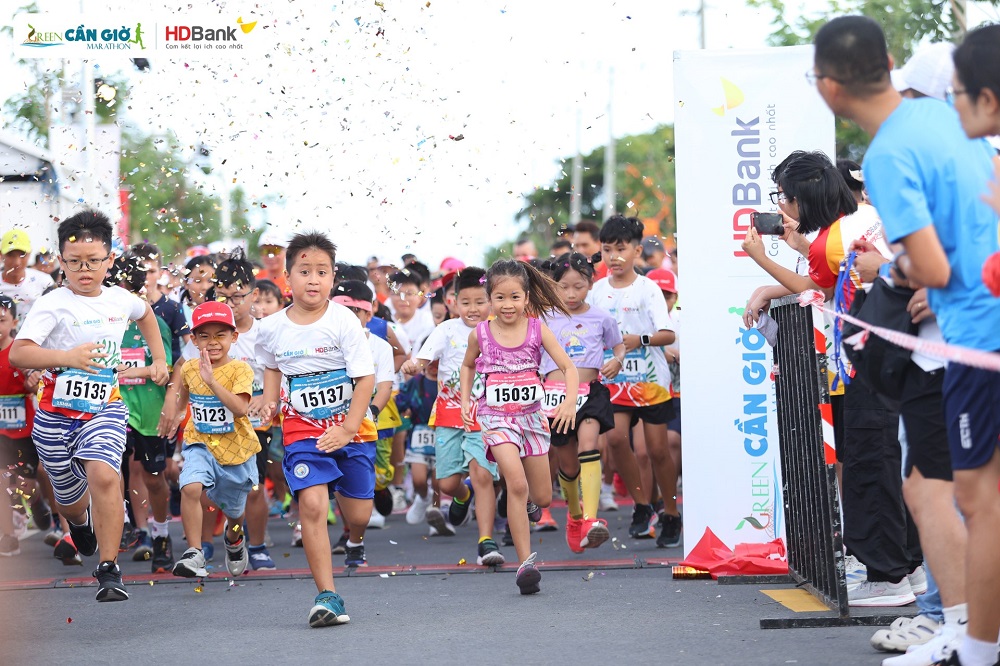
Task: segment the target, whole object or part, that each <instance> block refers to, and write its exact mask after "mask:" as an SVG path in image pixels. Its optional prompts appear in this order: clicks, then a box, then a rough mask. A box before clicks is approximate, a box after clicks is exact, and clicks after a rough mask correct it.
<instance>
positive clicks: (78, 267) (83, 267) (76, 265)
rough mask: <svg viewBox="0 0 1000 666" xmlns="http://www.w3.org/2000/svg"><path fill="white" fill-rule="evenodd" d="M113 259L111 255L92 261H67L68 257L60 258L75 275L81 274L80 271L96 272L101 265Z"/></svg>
mask: <svg viewBox="0 0 1000 666" xmlns="http://www.w3.org/2000/svg"><path fill="white" fill-rule="evenodd" d="M110 258H111V254H110V253H109V254H108V256H106V257H104V258H103V259H91V260H87V261H84V260H81V259H67V258H66V257H59V259H60V260H61V261H62V262H63V265H64V266H65V267H66V270H69V271H72V272H74V273H79V272H80V271H96V270H97V269H98V268H100V267H101V265H102V264H103V263H104V262H105V261H107V260H108V259H110Z"/></svg>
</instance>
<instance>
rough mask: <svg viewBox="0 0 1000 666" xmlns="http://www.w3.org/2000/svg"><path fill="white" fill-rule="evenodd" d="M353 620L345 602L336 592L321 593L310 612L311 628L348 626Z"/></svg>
mask: <svg viewBox="0 0 1000 666" xmlns="http://www.w3.org/2000/svg"><path fill="white" fill-rule="evenodd" d="M350 621H351V618H350V617H348V615H347V610H346V609H345V608H344V600H343V599H342V598H341V596H340V595H339V594H337V593H336V592H320V593H319V594H317V595H316V601H315V602H314V605H313V607H312V609H310V611H309V626H310V627H313V628H315V627H332V626H334V625H337V624H347V623H348V622H350Z"/></svg>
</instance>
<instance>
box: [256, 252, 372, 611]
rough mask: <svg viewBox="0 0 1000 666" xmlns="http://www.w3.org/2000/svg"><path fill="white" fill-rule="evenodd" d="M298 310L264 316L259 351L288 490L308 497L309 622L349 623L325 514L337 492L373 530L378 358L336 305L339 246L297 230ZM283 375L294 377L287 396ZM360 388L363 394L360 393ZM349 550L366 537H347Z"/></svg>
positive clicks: (349, 511)
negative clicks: (277, 421)
mask: <svg viewBox="0 0 1000 666" xmlns="http://www.w3.org/2000/svg"><path fill="white" fill-rule="evenodd" d="M285 262H286V269H287V271H288V283H289V286H290V288H291V290H292V298H293V299H294V300H293V303H292V305H291V307H289V308H287V309H285V310H283V311H281V312H279V313H277V314H275V315H272V316H270V317H267V318H265V319H262V320H261V321H260V328H261V330H260V333H259V334H258V337H257V356H258V357H259V358H260V359H261V362H262V363H263V364H264V367H265V368H266V370H265V371H264V406H263V407H262V409H261V414H260V416H261V418H262V419H263V420H264V421H267V420H269V419H270V418H271V415H272V414H273V413H274V411H275V410H276V408H277V405H278V401H279V398H280V399H281V411H282V414H283V416H284V419H283V421H282V430H283V436H284V444H285V457H284V459H283V462H282V465H283V467H284V470H285V479H286V480H287V481H288V487H289V489H290V490H291V491H292V492H293V493H295V494H296V496H297V497H298V501H299V517H300V519H301V523H302V545H303V546H304V547H305V550H306V559H307V560H308V561H309V569H310V570H311V571H312V574H313V579H314V580H315V582H316V588H317V589H318V590H319V594H318V595H317V596H316V600H315V602H314V604H313V606H312V608H311V609H310V610H309V626H311V627H326V626H330V625H335V624H343V623H345V622H349V621H350V617H349V616H348V615H347V613H346V612H345V609H344V600H343V599H342V598H341V596H340V595H339V594H337V593H336V591H335V588H334V584H333V562H332V561H331V559H330V534H329V532H328V531H327V526H326V517H327V512H328V510H329V508H330V496H331V492H332V493H335V494H336V497H337V502H338V504H339V505H340V510H341V514H342V515H343V517H344V520H346V521H347V522H348V524H349V525H350V527H351V534H352V536H353V535H354V534H359V535H360V534H364V529H365V527H367V525H368V519H369V518H371V512H372V497H374V495H375V439H376V437H377V432H376V430H375V424H374V423H373V422H372V420H371V419H370V418H368V406H369V404H370V397H371V395H372V394H373V393H374V392H375V364H374V362H373V361H372V353H371V348H370V347H369V345H368V340H367V339H365V332H364V329H363V328H361V323H360V322H359V321H358V318H357V317H356V316H355V315H354V314H353V313H352V312H351V311H350V310H348V309H347V308H345V307H344V306H342V305H340V304H338V303H331V302H330V300H329V298H330V293H331V289H332V288H333V273H334V265H335V264H336V262H337V247H336V246H335V245H334V244H333V243H331V242H330V239H329V238H327V237H326V236H325V235H323V234H320V233H305V234H297V235H296V236H295V237H294V238H292V240H291V241H290V242H289V244H288V250H287V256H286V260H285ZM282 376H284V377H286V378H287V380H288V384H287V391H286V393H285V396H284V397H281V396H280V395H279V390H280V388H281V379H282ZM354 393H357V394H358V396H359V399H358V400H352V397H353V395H354ZM348 548H349V549H350V550H349V554H348V556H349V557H357V556H358V555H359V554H363V553H364V544H363V543H362V542H361V541H360V540H359V541H349V542H348Z"/></svg>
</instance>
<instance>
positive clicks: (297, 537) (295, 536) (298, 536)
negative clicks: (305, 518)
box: [292, 523, 302, 548]
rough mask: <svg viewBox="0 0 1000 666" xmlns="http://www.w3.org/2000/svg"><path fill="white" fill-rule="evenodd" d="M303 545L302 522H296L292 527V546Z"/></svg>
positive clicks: (299, 546)
mask: <svg viewBox="0 0 1000 666" xmlns="http://www.w3.org/2000/svg"><path fill="white" fill-rule="evenodd" d="M301 547H302V523H295V527H293V528H292V548H301Z"/></svg>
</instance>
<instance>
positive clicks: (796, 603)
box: [761, 589, 830, 613]
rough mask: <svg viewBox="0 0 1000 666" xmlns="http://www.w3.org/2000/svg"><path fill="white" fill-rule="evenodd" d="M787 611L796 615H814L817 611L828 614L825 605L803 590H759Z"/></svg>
mask: <svg viewBox="0 0 1000 666" xmlns="http://www.w3.org/2000/svg"><path fill="white" fill-rule="evenodd" d="M761 592H763V593H764V594H766V595H767V596H769V597H771V598H772V599H774V600H775V601H777V602H778V603H779V604H781V605H782V606H784V607H785V608H787V609H788V610H791V611H795V612H796V613H815V612H817V611H826V612H829V610H830V609H829V608H827V607H826V604H824V603H823V602H821V601H820V600H819V599H817V598H816V597H814V596H813V595H811V594H809V593H808V592H806V591H805V590H799V589H794V590H761Z"/></svg>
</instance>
